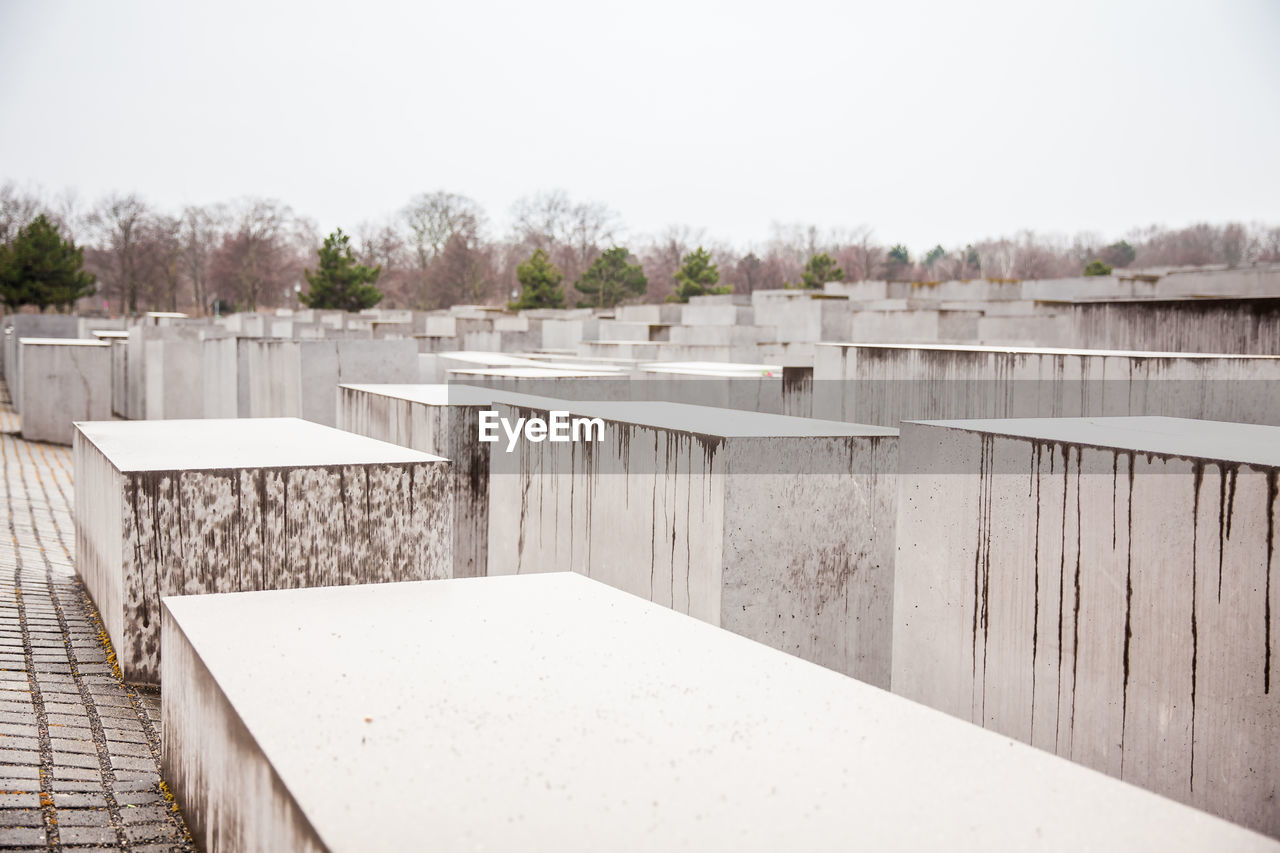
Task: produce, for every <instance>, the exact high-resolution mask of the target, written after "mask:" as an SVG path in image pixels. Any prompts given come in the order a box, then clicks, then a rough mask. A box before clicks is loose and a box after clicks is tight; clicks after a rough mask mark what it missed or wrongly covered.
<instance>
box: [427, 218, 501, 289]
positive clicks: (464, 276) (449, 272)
mask: <svg viewBox="0 0 1280 853" xmlns="http://www.w3.org/2000/svg"><path fill="white" fill-rule="evenodd" d="M494 273H495V270H494V251H493V247H492V246H489V245H487V244H485V243H484V241H482V240H481V239H480V238H479V236H478V235H476V234H475V233H468V232H466V231H461V232H459V233H457V234H454V235H453V236H452V237H450V238H449V242H448V243H446V244H445V247H444V251H442V252H441V253H440V256H439V257H438V258H436V260H435V262H434V263H432V265H431V268H430V270H429V271H428V279H429V285H430V288H429V289H430V292H431V294H432V297H433V299H434V300H435V302H434V303H433V304H432V305H431V306H430V307H433V308H442V307H447V306H449V305H459V304H462V305H480V304H486V303H488V302H490V301H491V300H493V299H495V298H497V299H498V300H499V301H500V300H501V297H502V294H501V293H496V292H495V291H496V287H495V285H496V284H497V280H496V276H495V274H494Z"/></svg>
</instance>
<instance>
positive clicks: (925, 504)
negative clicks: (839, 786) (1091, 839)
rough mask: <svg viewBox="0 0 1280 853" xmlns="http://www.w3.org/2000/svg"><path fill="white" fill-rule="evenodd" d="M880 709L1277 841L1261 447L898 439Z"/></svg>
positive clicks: (1086, 430) (934, 436) (1208, 434)
mask: <svg viewBox="0 0 1280 853" xmlns="http://www.w3.org/2000/svg"><path fill="white" fill-rule="evenodd" d="M901 460H902V478H901V482H900V485H899V515H898V543H899V546H898V555H897V566H896V590H895V596H894V623H895V624H894V638H893V643H894V647H893V653H894V661H893V690H894V692H895V693H900V694H902V695H903V696H906V697H907V698H910V699H914V700H917V701H920V702H923V703H925V704H927V705H931V706H933V707H935V708H939V709H941V710H944V711H947V712H948V713H951V714H955V715H956V716H959V717H962V718H964V719H967V720H970V721H972V722H975V723H978V724H979V725H983V726H986V727H988V728H991V729H993V730H995V731H998V732H1001V733H1002V734H1006V735H1009V736H1011V737H1014V738H1017V739H1019V740H1022V741H1025V742H1027V743H1031V744H1033V745H1035V746H1039V747H1042V748H1044V749H1047V750H1050V751H1052V752H1056V753H1057V754H1059V755H1061V756H1064V757H1067V758H1070V759H1072V760H1074V761H1078V762H1080V763H1081V764H1084V765H1086V766H1089V767H1092V768H1094V769H1096V770H1101V771H1102V772H1104V773H1108V774H1110V775H1113V776H1117V777H1119V778H1122V779H1124V780H1126V781H1129V782H1133V783H1135V784H1139V785H1142V786H1143V787H1146V788H1149V789H1151V790H1153V791H1156V792H1157V793H1160V794H1163V795H1165V796H1168V797H1172V798H1173V799H1176V800H1180V801H1182V802H1185V803H1189V804H1191V805H1194V806H1197V807H1199V808H1203V809H1205V810H1207V811H1210V812H1212V813H1214V814H1218V815H1221V816H1223V817H1226V818H1228V819H1230V820H1234V821H1237V822H1239V823H1242V824H1244V825H1246V826H1250V827H1252V828H1255V829H1258V830H1261V831H1264V832H1266V833H1268V834H1271V835H1280V802H1278V801H1277V785H1278V784H1280V750H1277V749H1276V744H1277V743H1280V648H1278V644H1280V624H1277V623H1280V577H1276V574H1277V572H1278V571H1280V565H1277V563H1280V557H1278V556H1277V555H1276V553H1275V550H1276V541H1275V535H1274V534H1275V528H1276V524H1277V520H1280V516H1278V513H1280V505H1278V503H1277V492H1278V491H1280V489H1278V486H1277V484H1278V483H1280V429H1277V428H1275V427H1265V426H1252V425H1242V424H1223V423H1212V422H1205V421H1189V420H1179V419H1171V418H1114V419H1111V418H1101V419H1029V420H992V421H982V420H976V421H949V422H948V421H941V422H932V423H919V424H906V425H904V427H903V437H902V447H901Z"/></svg>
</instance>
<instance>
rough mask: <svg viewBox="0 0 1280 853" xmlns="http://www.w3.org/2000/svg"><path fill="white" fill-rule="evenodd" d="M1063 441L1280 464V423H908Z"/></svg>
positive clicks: (1020, 420)
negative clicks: (1275, 425) (1268, 424)
mask: <svg viewBox="0 0 1280 853" xmlns="http://www.w3.org/2000/svg"><path fill="white" fill-rule="evenodd" d="M906 423H914V424H924V425H926V426H937V427H945V428H948V429H962V430H968V431H971V432H987V433H993V434H996V435H1005V436H1013V437H1016V438H1027V439H1033V440H1040V441H1054V442H1059V443H1063V444H1081V445H1087V446H1090V447H1106V448H1116V449H1118V450H1133V451H1137V452H1140V453H1155V454H1158V455H1162V456H1182V457H1186V458H1190V459H1197V458H1203V459H1215V460H1225V461H1230V462H1240V463H1243V464H1246V465H1258V466H1262V467H1269V468H1274V467H1280V427H1274V426H1259V425H1257V424H1237V423H1227V422H1225V421H1202V420H1195V419H1193V418H1166V417H1157V416H1142V417H1118V418H975V419H972V420H945V421H906Z"/></svg>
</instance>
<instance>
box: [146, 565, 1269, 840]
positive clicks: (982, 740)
mask: <svg viewBox="0 0 1280 853" xmlns="http://www.w3.org/2000/svg"><path fill="white" fill-rule="evenodd" d="M165 606H167V607H168V608H169V611H170V613H171V614H172V616H173V618H174V619H175V620H176V622H177V626H178V627H179V628H180V630H181V631H182V632H183V633H184V634H185V636H186V638H187V640H188V641H189V642H190V643H191V645H192V646H193V648H194V651H195V652H196V654H197V655H198V656H199V658H200V659H201V660H202V661H203V662H204V664H205V665H206V666H207V667H208V669H209V671H210V673H211V675H212V676H213V678H214V680H215V681H216V682H217V684H218V686H219V687H220V688H221V690H222V691H223V692H224V694H225V696H226V698H227V700H228V701H229V703H230V705H231V707H232V708H233V709H234V711H235V712H236V713H237V714H238V715H239V717H240V719H241V721H242V722H243V723H244V725H245V726H246V728H247V730H248V731H249V733H250V734H251V736H252V737H253V738H254V740H255V741H256V743H257V745H258V747H259V748H260V749H261V751H262V753H263V754H264V755H265V757H266V759H267V761H268V762H269V763H270V764H271V766H272V767H273V768H274V770H275V771H276V773H278V774H279V777H280V779H281V780H282V782H283V783H284V786H285V788H287V789H288V791H289V792H290V793H291V794H292V796H293V797H294V799H295V800H296V802H297V803H298V805H299V807H300V808H301V810H302V811H303V813H304V814H305V816H306V818H307V819H308V820H309V821H310V823H311V824H312V826H313V827H314V829H315V830H316V832H317V833H318V835H319V836H320V839H321V840H322V841H323V842H324V843H325V844H326V845H327V846H328V847H329V848H330V849H332V850H335V851H361V850H397V849H404V848H405V847H406V845H410V844H411V846H417V845H419V844H420V845H421V846H424V847H429V848H430V849H433V850H446V851H452V850H557V851H561V850H592V851H595V850H652V851H664V853H665V851H670V850H699V851H702V850H725V851H742V850H762V851H771V853H773V851H779V850H819V849H823V850H825V849H840V850H853V849H863V850H910V851H915V850H948V851H950V850H974V851H983V853H987V851H991V850H1037V851H1043V850H1063V851H1072V853H1075V851H1079V850H1124V851H1128V850H1138V849H1143V850H1162V851H1182V850H1275V849H1278V848H1280V845H1277V843H1276V842H1274V841H1271V840H1268V839H1266V838H1263V837H1262V836H1260V835H1256V834H1254V833H1251V832H1249V831H1247V830H1244V829H1241V828H1239V827H1236V826H1233V825H1231V824H1228V823H1226V822H1224V821H1222V820H1220V819H1218V818H1215V817H1211V816H1209V815H1207V814H1205V813H1202V812H1198V811H1195V810H1193V809H1190V808H1188V807H1185V806H1182V805H1179V804H1177V803H1174V802H1172V801H1170V800H1166V799H1163V798H1161V797H1158V796H1156V795H1154V794H1151V793H1148V792H1146V791H1142V790H1140V789H1138V788H1135V787H1132V786H1129V785H1126V784H1124V783H1122V782H1119V781H1117V780H1115V779H1111V778H1109V777H1107V776H1104V775H1102V774H1100V773H1097V772H1094V771H1091V770H1087V769H1085V768H1083V767H1080V766H1078V765H1075V764H1071V763H1069V762H1067V761H1065V760H1063V759H1060V758H1057V757H1056V756H1053V755H1050V754H1049V753H1047V752H1043V751H1041V750H1037V749H1033V748H1031V747H1029V746H1026V745H1024V744H1020V743H1016V742H1014V741H1012V740H1010V739H1008V738H1005V737H1002V736H1000V735H997V734H994V733H992V732H988V731H985V730H983V729H981V728H978V727H976V726H973V725H970V724H968V723H965V722H962V721H960V720H957V719H954V718H951V717H948V716H946V715H944V714H942V713H940V712H938V711H934V710H932V709H928V708H925V707H923V706H921V705H916V704H914V703H911V702H909V701H907V700H905V699H902V698H900V697H897V696H894V695H892V694H890V693H887V692H884V691H881V690H878V689H876V688H873V687H870V686H868V685H865V684H862V683H859V682H857V681H854V680H852V679H850V678H846V677H845V676H842V675H839V674H837V673H835V672H832V671H830V670H826V669H823V668H821V667H818V666H816V665H813V664H810V663H807V662H805V661H802V660H800V659H799V658H795V657H791V656H789V655H786V654H784V653H782V652H779V651H775V650H773V649H770V648H767V647H765V646H763V645H760V644H758V643H754V642H752V641H750V640H746V639H744V638H742V637H739V636H736V635H734V634H731V633H729V632H728V631H722V630H720V629H717V628H714V627H712V626H710V625H707V624H705V623H703V622H699V621H697V620H695V619H692V618H689V617H687V616H683V615H681V614H678V613H675V612H674V611H671V610H669V609H667V608H665V607H661V606H658V605H655V604H652V603H650V602H647V601H643V600H642V599H640V598H637V597H634V596H631V595H627V594H626V593H622V592H619V591H617V590H614V589H612V588H609V587H607V586H604V585H602V584H599V583H596V582H594V581H591V580H588V579H586V578H583V577H580V576H577V575H570V574H543V575H533V576H512V577H490V578H477V579H466V580H444V581H426V582H417V583H401V584H376V585H369V586H347V587H331V588H313V589H300V590H288V591H275V592H249V593H233V594H223V595H203V596H191V597H183V598H166V599H165ZM228 625H235V626H236V629H235V630H234V631H229V630H227V626H228ZM170 724H171V723H170ZM251 769H256V768H248V767H246V772H250V770H251ZM411 839H412V842H410V840H411Z"/></svg>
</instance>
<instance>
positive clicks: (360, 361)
mask: <svg viewBox="0 0 1280 853" xmlns="http://www.w3.org/2000/svg"><path fill="white" fill-rule="evenodd" d="M350 322H354V320H351V321H350ZM248 347H249V349H248V361H247V371H248V372H247V374H245V375H246V376H247V379H248V385H249V415H250V416H251V417H255V418H259V417H281V416H283V417H300V418H304V419H306V420H309V421H313V422H315V423H319V424H325V425H326V426H333V425H334V424H335V423H336V422H337V408H338V385H339V384H341V383H349V382H391V383H397V382H414V381H416V380H417V379H418V345H417V343H415V342H414V341H413V340H411V339H403V340H389V341H374V340H367V341H359V340H338V341H327V340H326V341H251V342H249V343H248Z"/></svg>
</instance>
